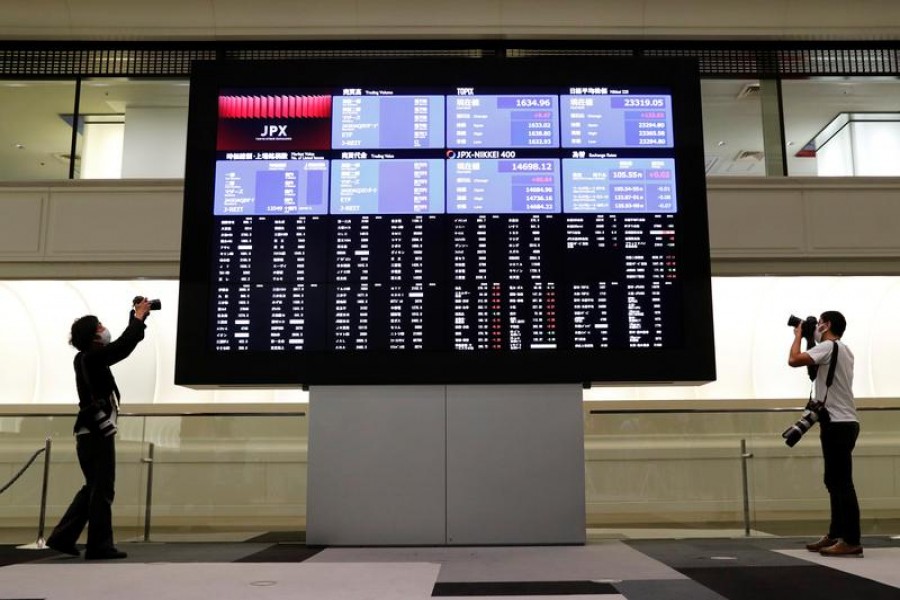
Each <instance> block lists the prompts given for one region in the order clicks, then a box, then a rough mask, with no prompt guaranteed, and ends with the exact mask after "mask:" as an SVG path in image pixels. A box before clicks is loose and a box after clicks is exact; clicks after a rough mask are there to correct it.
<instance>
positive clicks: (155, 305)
mask: <svg viewBox="0 0 900 600" xmlns="http://www.w3.org/2000/svg"><path fill="white" fill-rule="evenodd" d="M143 299H144V297H143V296H135V297H134V300H132V301H131V305H132V306H134V305H135V304H137V303H138V302H141V301H142V300H143ZM147 302H149V303H150V310H159V309H161V308H162V302H160V301H159V300H147Z"/></svg>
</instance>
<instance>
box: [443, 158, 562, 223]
mask: <svg viewBox="0 0 900 600" xmlns="http://www.w3.org/2000/svg"><path fill="white" fill-rule="evenodd" d="M447 212H448V213H490V214H495V213H496V214H500V213H524V214H540V213H558V212H560V193H559V159H555V158H542V159H509V160H507V159H487V160H452V161H449V162H448V163H447Z"/></svg>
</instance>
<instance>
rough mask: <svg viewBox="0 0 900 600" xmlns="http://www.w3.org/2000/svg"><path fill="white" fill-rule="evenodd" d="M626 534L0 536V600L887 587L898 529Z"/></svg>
mask: <svg viewBox="0 0 900 600" xmlns="http://www.w3.org/2000/svg"><path fill="white" fill-rule="evenodd" d="M691 531H693V532H694V533H696V530H691ZM628 533H629V532H627V531H621V530H590V532H589V536H588V543H587V544H586V545H584V546H487V547H409V548H407V547H401V548H311V547H307V546H306V545H305V544H303V543H302V541H301V540H297V539H293V540H292V539H291V537H292V536H291V535H290V534H288V533H281V534H278V533H273V534H260V535H252V534H246V535H245V537H244V541H221V540H209V541H204V542H198V541H191V542H187V541H154V542H149V543H145V542H123V543H121V544H120V548H121V549H123V550H126V551H127V552H128V553H129V556H128V558H127V559H125V560H121V561H111V562H86V561H84V560H83V559H80V558H72V557H64V556H62V555H59V554H56V553H53V552H52V551H49V550H22V549H17V548H16V547H15V546H2V547H0V565H5V566H2V567H0V599H2V600H12V599H15V600H19V599H25V598H28V599H37V598H44V599H47V600H69V599H72V600H74V599H79V600H80V599H83V598H91V600H105V599H107V598H109V599H112V598H115V599H117V600H119V599H126V600H128V599H133V600H162V599H169V598H173V599H179V600H181V599H194V598H196V599H197V600H200V599H203V600H211V599H212V600H232V599H234V600H237V599H241V600H244V599H248V598H250V599H253V598H263V599H267V600H274V599H281V598H291V599H295V598H314V599H315V600H332V599H334V600H355V599H364V598H366V599H379V600H381V599H386V600H394V599H397V600H401V599H404V600H405V599H417V598H421V599H424V598H433V597H463V596H464V597H466V598H476V599H477V598H482V599H487V598H495V597H498V596H500V597H503V598H504V599H505V600H510V599H516V598H522V599H525V598H528V599H530V600H547V599H554V598H558V599H563V598H565V599H569V600H586V599H589V598H593V599H598V600H616V599H626V600H750V599H758V598H765V599H766V600H798V599H801V598H815V599H816V600H828V599H829V598H835V599H838V598H839V599H840V600H856V599H860V600H888V599H890V600H897V599H898V598H900V575H898V573H900V569H897V565H898V564H900V540H896V539H892V538H891V537H889V536H870V537H866V538H865V540H864V544H865V546H866V550H865V553H866V556H865V558H824V557H821V556H819V555H818V554H813V553H810V552H807V551H806V550H805V549H804V548H803V544H804V542H805V541H807V540H806V539H805V538H790V537H774V536H765V535H756V536H752V537H744V536H743V535H742V534H743V532H741V535H739V536H726V535H723V533H722V532H721V531H720V532H719V535H715V533H714V532H712V531H710V532H706V535H702V536H701V535H694V536H692V537H688V538H681V539H678V538H679V536H677V535H672V534H673V533H679V532H678V531H673V530H669V534H670V535H669V536H668V537H667V536H664V535H663V533H662V532H658V533H657V535H654V536H650V535H642V536H641V539H636V536H635V537H631V536H629V535H628ZM631 533H634V532H631ZM681 533H683V532H681ZM295 537H296V536H295Z"/></svg>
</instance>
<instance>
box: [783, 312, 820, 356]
mask: <svg viewBox="0 0 900 600" xmlns="http://www.w3.org/2000/svg"><path fill="white" fill-rule="evenodd" d="M787 324H788V327H796V326H797V325H800V334H801V335H802V336H803V339H804V340H806V349H807V350H809V349H810V348H812V347H813V346H815V345H816V338H815V335H816V327H818V326H819V320H818V319H817V318H815V317H812V316H810V317H806V320H801V319H800V317H795V316H794V315H791V316H790V317H789V318H788V323H787Z"/></svg>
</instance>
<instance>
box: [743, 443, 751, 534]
mask: <svg viewBox="0 0 900 600" xmlns="http://www.w3.org/2000/svg"><path fill="white" fill-rule="evenodd" d="M751 458H753V454H752V453H749V452H747V440H741V477H742V482H743V488H744V535H746V536H749V535H750V491H749V486H748V483H747V460H749V459H751Z"/></svg>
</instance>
